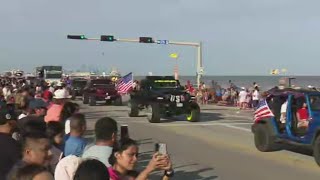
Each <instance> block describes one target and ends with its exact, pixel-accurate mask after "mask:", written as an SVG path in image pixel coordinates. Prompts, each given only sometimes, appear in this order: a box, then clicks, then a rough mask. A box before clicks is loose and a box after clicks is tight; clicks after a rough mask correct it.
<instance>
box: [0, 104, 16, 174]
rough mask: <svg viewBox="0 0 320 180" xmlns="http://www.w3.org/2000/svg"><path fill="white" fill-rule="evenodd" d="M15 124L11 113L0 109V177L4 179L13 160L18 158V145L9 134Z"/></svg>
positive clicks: (13, 162)
mask: <svg viewBox="0 0 320 180" xmlns="http://www.w3.org/2000/svg"><path fill="white" fill-rule="evenodd" d="M15 126H16V119H15V116H14V114H13V113H11V112H9V111H7V110H6V109H3V107H2V108H1V109H0V147H1V148H0V179H5V177H6V175H7V174H8V173H9V171H10V169H11V168H12V167H13V165H14V164H15V162H17V161H18V160H19V158H20V152H21V151H20V147H19V144H18V143H17V141H15V140H14V139H13V138H12V137H11V135H12V133H13V130H14V129H15Z"/></svg>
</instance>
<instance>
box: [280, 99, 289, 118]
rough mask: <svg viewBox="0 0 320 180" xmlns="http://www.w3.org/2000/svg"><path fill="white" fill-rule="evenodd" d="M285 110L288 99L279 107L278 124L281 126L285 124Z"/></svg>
mask: <svg viewBox="0 0 320 180" xmlns="http://www.w3.org/2000/svg"><path fill="white" fill-rule="evenodd" d="M287 108H288V99H286V100H285V102H284V103H283V104H282V105H281V109H280V113H281V115H280V122H281V123H282V124H284V123H286V120H287Z"/></svg>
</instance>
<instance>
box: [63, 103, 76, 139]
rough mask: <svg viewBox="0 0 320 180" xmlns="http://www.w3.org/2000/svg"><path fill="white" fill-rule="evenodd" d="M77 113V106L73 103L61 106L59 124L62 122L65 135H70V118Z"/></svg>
mask: <svg viewBox="0 0 320 180" xmlns="http://www.w3.org/2000/svg"><path fill="white" fill-rule="evenodd" d="M78 111H79V105H78V104H76V103H73V102H66V103H65V104H64V105H63V108H62V111H61V114H60V122H62V123H63V124H64V126H65V133H66V134H69V133H70V119H69V118H70V117H71V116H72V115H73V114H75V113H78Z"/></svg>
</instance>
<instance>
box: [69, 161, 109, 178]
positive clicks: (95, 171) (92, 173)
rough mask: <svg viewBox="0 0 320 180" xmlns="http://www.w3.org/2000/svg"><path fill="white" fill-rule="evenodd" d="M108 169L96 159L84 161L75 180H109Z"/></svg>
mask: <svg viewBox="0 0 320 180" xmlns="http://www.w3.org/2000/svg"><path fill="white" fill-rule="evenodd" d="M109 179H110V176H109V172H108V170H107V167H106V166H105V165H104V164H103V163H102V162H100V161H98V160H96V159H89V160H85V161H83V162H82V163H81V164H80V165H79V167H78V169H77V171H76V173H75V175H74V180H109Z"/></svg>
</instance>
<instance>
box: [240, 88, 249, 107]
mask: <svg viewBox="0 0 320 180" xmlns="http://www.w3.org/2000/svg"><path fill="white" fill-rule="evenodd" d="M247 95H248V93H247V91H246V88H245V87H242V88H241V91H240V93H239V103H240V109H245V108H246V107H247V106H246V104H247V101H246V99H247Z"/></svg>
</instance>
